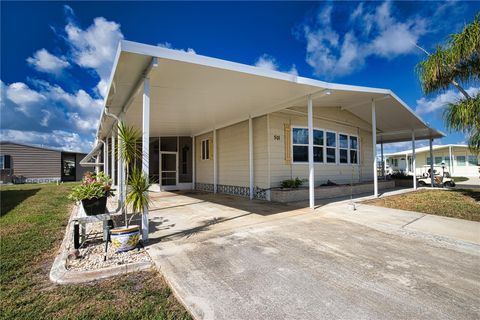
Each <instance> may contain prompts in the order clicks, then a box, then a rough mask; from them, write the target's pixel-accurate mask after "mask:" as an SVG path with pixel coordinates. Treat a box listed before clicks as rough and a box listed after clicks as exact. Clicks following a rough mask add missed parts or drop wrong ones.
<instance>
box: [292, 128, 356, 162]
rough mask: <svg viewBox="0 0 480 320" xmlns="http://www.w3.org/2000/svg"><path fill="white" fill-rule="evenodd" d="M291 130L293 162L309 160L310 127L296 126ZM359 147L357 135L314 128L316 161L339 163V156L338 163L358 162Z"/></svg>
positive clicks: (314, 157)
mask: <svg viewBox="0 0 480 320" xmlns="http://www.w3.org/2000/svg"><path fill="white" fill-rule="evenodd" d="M291 132H292V138H291V139H292V154H293V162H294V163H295V162H300V163H302V162H308V129H307V128H298V127H297V128H295V127H294V128H292V131H291ZM337 135H338V141H337ZM358 148H359V146H358V137H356V136H349V135H347V134H344V133H338V134H337V133H336V132H333V131H323V130H321V129H314V130H313V161H314V162H316V163H337V157H338V158H339V161H338V163H341V164H348V163H352V164H358ZM324 158H326V160H324Z"/></svg>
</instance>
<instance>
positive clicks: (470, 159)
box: [385, 144, 479, 177]
mask: <svg viewBox="0 0 480 320" xmlns="http://www.w3.org/2000/svg"><path fill="white" fill-rule="evenodd" d="M432 150H433V159H434V161H433V164H434V166H435V168H436V169H437V168H442V167H443V168H444V170H445V171H446V172H449V173H450V175H452V176H464V177H476V176H478V175H479V172H478V169H479V167H478V164H479V155H476V154H474V153H472V152H471V151H470V150H469V149H468V146H467V145H463V144H447V145H436V146H433V147H432ZM412 160H413V159H412V150H405V151H399V152H395V153H390V154H386V155H385V161H386V164H387V165H389V166H390V167H391V168H392V170H393V171H394V172H395V171H398V172H404V173H406V174H408V175H413V164H412V162H413V161H412ZM428 168H430V148H429V147H422V148H418V149H417V150H416V166H415V174H416V175H417V176H419V175H422V174H424V173H426V172H428Z"/></svg>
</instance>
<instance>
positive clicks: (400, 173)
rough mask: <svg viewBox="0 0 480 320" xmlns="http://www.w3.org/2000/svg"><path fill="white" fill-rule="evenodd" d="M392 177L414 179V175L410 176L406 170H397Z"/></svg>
mask: <svg viewBox="0 0 480 320" xmlns="http://www.w3.org/2000/svg"><path fill="white" fill-rule="evenodd" d="M391 177H392V179H397V180H406V179H412V177H410V176H408V175H407V174H406V173H405V172H401V171H397V172H394V173H393V174H392V175H391Z"/></svg>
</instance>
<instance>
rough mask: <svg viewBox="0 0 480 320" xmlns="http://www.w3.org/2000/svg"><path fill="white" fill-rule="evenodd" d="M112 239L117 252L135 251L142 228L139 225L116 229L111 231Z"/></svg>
mask: <svg viewBox="0 0 480 320" xmlns="http://www.w3.org/2000/svg"><path fill="white" fill-rule="evenodd" d="M110 239H111V241H112V246H113V248H114V249H115V252H124V251H128V250H131V249H134V248H135V247H136V246H137V245H138V241H140V227H139V226H137V225H133V226H129V227H128V228H127V227H120V228H115V229H112V230H111V231H110Z"/></svg>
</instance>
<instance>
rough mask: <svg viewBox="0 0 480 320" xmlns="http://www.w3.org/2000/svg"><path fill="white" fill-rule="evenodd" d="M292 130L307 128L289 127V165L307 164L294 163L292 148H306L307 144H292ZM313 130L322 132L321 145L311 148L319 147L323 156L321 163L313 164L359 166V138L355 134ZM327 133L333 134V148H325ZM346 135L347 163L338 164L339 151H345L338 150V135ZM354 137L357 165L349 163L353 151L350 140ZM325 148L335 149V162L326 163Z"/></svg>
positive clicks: (303, 162) (319, 129) (304, 162)
mask: <svg viewBox="0 0 480 320" xmlns="http://www.w3.org/2000/svg"><path fill="white" fill-rule="evenodd" d="M294 129H307V130H308V127H306V126H297V125H294V126H291V127H290V154H291V155H292V157H291V164H307V163H308V161H294V160H293V159H294V155H293V147H294V146H303V147H308V143H306V144H304V143H293V137H294V135H293V130H294ZM313 130H318V131H322V132H323V145H319V144H314V145H313V147H319V148H322V155H323V161H321V162H320V161H319V162H314V164H322V165H342V166H344V165H347V166H350V165H354V166H359V165H360V137H359V136H358V135H356V134H350V133H346V132H339V131H334V130H327V129H324V128H316V127H314V128H313ZM327 132H330V133H334V134H335V147H327ZM341 134H342V135H346V136H347V143H348V149H347V159H348V160H347V161H348V162H347V163H340V149H345V148H340V135H341ZM351 137H355V138H356V139H357V149H356V151H357V163H351V159H350V151H351V150H354V149H352V148H350V138H351ZM327 148H331V149H334V148H335V162H327Z"/></svg>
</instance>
